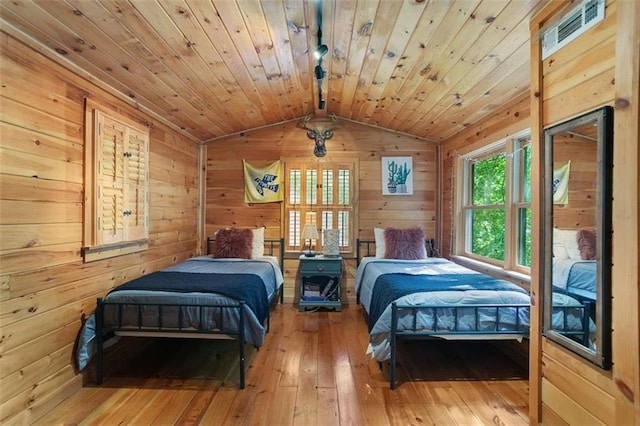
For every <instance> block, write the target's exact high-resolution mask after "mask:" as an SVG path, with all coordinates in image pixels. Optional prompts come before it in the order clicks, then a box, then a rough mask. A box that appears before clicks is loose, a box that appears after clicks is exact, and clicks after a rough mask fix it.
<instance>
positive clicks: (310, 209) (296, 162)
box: [282, 159, 358, 256]
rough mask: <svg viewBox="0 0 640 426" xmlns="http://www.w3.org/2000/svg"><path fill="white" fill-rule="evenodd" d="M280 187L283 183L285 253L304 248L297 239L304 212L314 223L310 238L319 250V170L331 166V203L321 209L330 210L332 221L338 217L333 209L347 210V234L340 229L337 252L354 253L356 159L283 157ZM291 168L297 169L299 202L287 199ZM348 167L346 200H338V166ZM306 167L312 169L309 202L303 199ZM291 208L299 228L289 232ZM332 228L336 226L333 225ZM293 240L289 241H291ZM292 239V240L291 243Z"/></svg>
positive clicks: (322, 177)
mask: <svg viewBox="0 0 640 426" xmlns="http://www.w3.org/2000/svg"><path fill="white" fill-rule="evenodd" d="M283 162H284V176H285V178H284V187H285V197H284V202H283V203H282V218H283V220H282V222H283V224H284V237H285V253H287V254H289V255H291V254H299V253H301V252H303V251H304V250H305V245H304V243H302V241H300V240H299V236H300V234H301V232H302V228H303V227H304V224H305V223H306V222H307V219H306V217H305V216H307V214H310V216H309V217H310V218H311V219H310V221H311V222H315V223H316V224H317V225H316V226H317V227H318V231H319V232H318V233H319V237H320V238H319V239H318V240H317V241H314V243H313V246H314V249H315V251H316V252H321V251H322V239H323V235H322V220H323V215H322V210H323V206H327V204H322V202H323V194H324V191H323V190H324V182H323V179H324V176H323V175H324V174H323V170H326V169H333V170H334V174H333V193H334V197H333V198H334V203H332V204H330V205H329V206H330V207H325V210H329V211H333V212H334V215H333V221H334V222H335V221H338V215H337V214H335V212H336V211H339V210H342V211H344V210H346V211H348V212H349V217H350V219H349V225H348V227H347V228H348V233H349V235H348V236H347V237H346V241H345V238H344V237H343V235H342V233H340V239H341V243H342V244H341V246H340V254H341V255H342V256H345V255H349V254H353V253H355V248H354V247H355V244H354V242H355V229H356V223H357V207H356V205H357V200H356V198H357V195H356V194H357V190H358V189H357V186H358V181H357V173H358V172H357V168H358V163H357V161H356V160H347V159H344V160H331V159H326V160H322V161H317V160H316V161H313V160H312V161H304V160H300V159H291V160H287V159H284V160H283ZM292 169H299V170H300V188H301V191H300V200H299V201H300V203H291V202H290V200H291V192H290V191H291V186H290V171H291V170H292ZM345 169H346V170H349V173H350V176H349V180H350V181H349V196H348V199H349V200H348V201H347V202H346V204H338V200H339V192H338V185H339V183H338V180H339V170H345ZM307 170H316V181H317V187H316V188H314V189H315V191H316V193H315V197H314V201H313V202H311V203H307V202H306V199H307V192H308V187H307V186H308V185H307ZM292 211H298V212H299V221H300V225H299V230H298V232H297V233H296V232H292V230H291V229H290V219H289V213H290V212H292ZM334 229H336V227H334ZM292 240H293V241H292ZM292 243H293V244H292ZM344 243H346V244H344Z"/></svg>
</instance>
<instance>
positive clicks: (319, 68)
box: [314, 65, 327, 80]
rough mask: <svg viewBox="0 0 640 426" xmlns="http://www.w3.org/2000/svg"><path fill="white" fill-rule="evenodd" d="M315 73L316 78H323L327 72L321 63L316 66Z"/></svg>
mask: <svg viewBox="0 0 640 426" xmlns="http://www.w3.org/2000/svg"><path fill="white" fill-rule="evenodd" d="M314 74H315V75H316V80H322V79H323V78H324V76H325V75H327V72H326V71H325V70H323V69H322V66H321V65H316V67H315V68H314Z"/></svg>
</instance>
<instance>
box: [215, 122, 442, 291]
mask: <svg viewBox="0 0 640 426" xmlns="http://www.w3.org/2000/svg"><path fill="white" fill-rule="evenodd" d="M438 149H439V148H438V146H437V145H436V144H434V143H431V142H428V141H424V140H420V139H417V138H414V137H411V136H406V135H402V134H398V133H394V132H389V131H386V130H381V129H378V128H375V127H370V126H363V125H360V124H356V123H352V122H350V121H342V123H341V127H340V128H338V129H337V130H336V131H335V132H334V136H333V138H332V139H330V140H328V141H327V155H326V157H324V158H323V159H318V158H316V157H314V156H313V141H312V140H310V139H308V138H307V136H306V131H305V130H304V129H301V128H299V127H297V121H293V122H288V123H284V124H280V125H276V126H271V127H267V128H263V129H259V130H253V131H250V132H244V133H242V134H239V135H235V136H231V137H228V138H224V139H220V140H217V141H214V142H211V143H209V144H207V154H206V158H207V172H206V182H207V188H206V214H205V217H206V225H205V228H206V233H207V235H212V234H213V232H215V231H216V230H217V229H219V228H221V227H227V226H239V227H257V226H266V236H267V237H272V238H274V237H275V238H278V237H279V236H280V235H281V234H283V232H284V227H283V226H282V219H281V208H280V203H274V204H254V205H248V204H246V203H245V202H244V198H243V197H244V192H243V191H244V190H243V185H244V183H243V174H242V160H243V159H245V160H247V161H248V162H249V163H250V164H252V165H256V166H264V165H267V164H270V163H271V162H272V161H275V160H277V159H278V158H281V159H282V160H283V161H287V159H290V160H296V161H300V160H304V161H347V160H354V161H356V162H357V173H358V176H357V185H358V189H357V193H356V196H355V200H354V201H355V206H356V215H357V226H356V230H355V232H356V233H357V236H359V237H360V238H365V239H373V228H374V227H386V226H395V227H408V226H421V227H422V228H423V229H424V230H425V234H426V235H427V236H436V235H437V231H438V230H437V228H438V223H437V211H438V185H439V179H438ZM386 156H390V157H393V156H396V157H398V156H411V157H412V158H413V179H414V180H413V187H414V192H413V195H406V196H390V195H387V196H383V195H382V183H381V179H382V164H381V158H382V157H386ZM436 238H437V237H436ZM298 255H299V253H290V254H289V255H288V258H287V259H286V261H285V268H284V269H285V271H284V273H285V300H286V301H287V302H291V301H293V300H295V299H296V297H297V288H296V285H295V282H296V274H297V269H298V260H297V257H298ZM355 266H356V265H355V259H352V258H350V259H346V261H345V269H346V272H345V278H346V279H344V280H343V282H342V294H343V296H344V295H347V299H348V300H349V301H351V302H354V301H355V294H354V293H353V275H354V273H355Z"/></svg>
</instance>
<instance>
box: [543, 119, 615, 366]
mask: <svg viewBox="0 0 640 426" xmlns="http://www.w3.org/2000/svg"><path fill="white" fill-rule="evenodd" d="M544 136H545V142H544V162H543V169H544V170H543V176H544V181H543V182H544V196H543V208H544V223H543V230H544V231H543V232H544V238H543V241H544V243H543V244H544V255H543V262H544V293H543V294H544V306H543V312H544V320H543V327H544V328H543V333H544V335H545V337H547V338H548V339H551V340H553V341H554V342H556V343H558V344H560V345H562V346H564V347H566V348H568V349H570V350H571V351H573V352H575V353H577V354H579V355H581V356H583V357H584V358H587V359H588V360H590V361H591V362H593V363H594V364H597V365H599V366H600V367H602V368H609V367H610V366H611V201H612V150H613V109H612V108H611V107H603V108H600V109H598V110H595V111H593V112H590V113H588V114H585V115H583V116H580V117H576V118H573V119H571V120H569V121H567V122H564V123H561V124H558V125H555V126H553V127H550V128H548V129H545V131H544Z"/></svg>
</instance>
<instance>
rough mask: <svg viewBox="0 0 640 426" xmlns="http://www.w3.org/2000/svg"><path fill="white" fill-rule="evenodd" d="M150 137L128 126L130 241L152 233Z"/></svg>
mask: <svg viewBox="0 0 640 426" xmlns="http://www.w3.org/2000/svg"><path fill="white" fill-rule="evenodd" d="M148 146H149V137H148V135H147V134H145V133H143V132H140V131H138V130H136V129H132V128H129V131H128V134H127V143H126V151H125V153H124V158H125V170H126V171H127V174H126V178H125V187H124V196H125V211H124V220H125V229H126V239H127V241H135V240H141V239H145V238H147V237H148V235H149V227H148V223H149V219H148V216H149V212H148V202H147V201H148V192H149V189H148V188H149V170H148V163H149V158H148V155H149V154H148V153H149V149H148Z"/></svg>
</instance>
